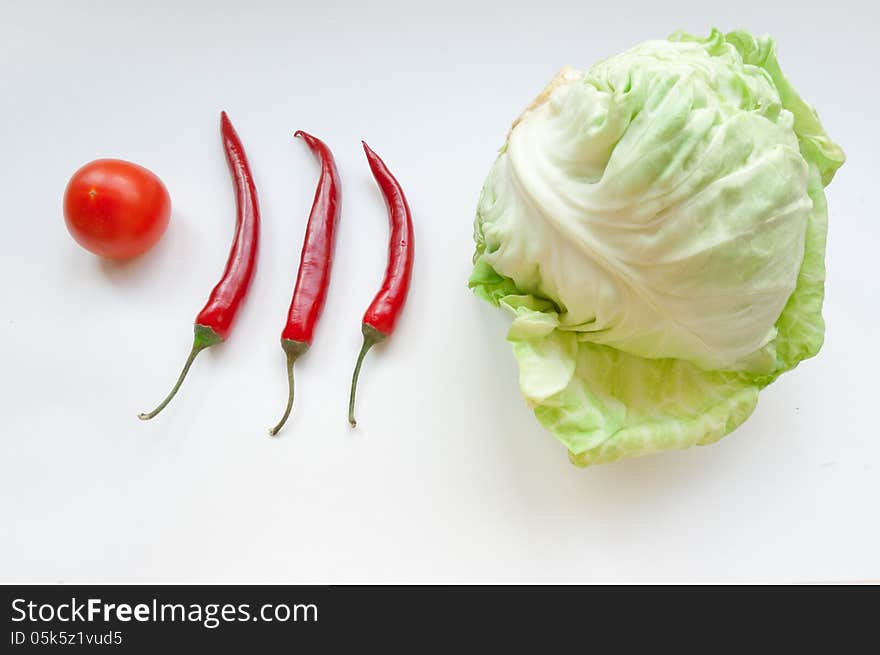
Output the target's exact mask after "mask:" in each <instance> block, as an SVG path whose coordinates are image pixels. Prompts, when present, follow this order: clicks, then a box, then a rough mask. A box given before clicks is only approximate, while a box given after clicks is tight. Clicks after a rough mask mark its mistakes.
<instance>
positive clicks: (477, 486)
mask: <svg viewBox="0 0 880 655" xmlns="http://www.w3.org/2000/svg"><path fill="white" fill-rule="evenodd" d="M169 4H170V3H169ZM288 4H289V3H281V2H278V3H274V4H262V5H261V3H257V2H249V3H245V4H244V6H245V7H246V9H241V8H239V7H240V6H241V3H225V2H218V0H211V1H210V2H203V3H198V4H196V3H174V5H173V6H174V8H173V9H161V8H154V7H149V8H147V7H146V6H145V5H144V4H143V3H137V4H135V3H132V4H131V8H130V9H129V8H126V7H125V6H123V3H110V2H107V3H80V2H57V3H54V4H52V5H48V4H44V3H11V2H10V3H3V5H2V7H0V126H2V127H0V133H2V140H0V143H2V144H3V147H2V149H3V156H2V158H0V186H2V188H3V191H4V193H3V225H4V235H3V238H2V240H0V255H2V259H0V279H2V280H3V282H2V288H3V294H2V299H3V301H2V303H0V361H2V363H3V375H2V379H0V385H2V386H0V398H2V416H3V429H2V439H0V581H4V582H19V581H30V582H55V581H64V582H124V581H136V582H196V581H206V582H207V581H210V582H215V581H217V582H291V583H327V582H599V581H601V582H621V581H623V582H653V581H673V582H674V581H686V582H704V581H818V580H868V579H873V580H880V558H878V556H877V553H878V552H880V522H878V521H877V507H878V506H880V464H878V462H880V429H878V423H877V420H878V414H877V407H878V402H880V401H878V393H880V385H878V384H877V378H876V372H877V370H878V369H880V358H878V352H877V351H878V349H877V345H876V344H877V339H876V336H872V335H875V334H876V330H877V325H878V324H880V310H878V298H880V293H878V291H880V289H878V286H880V284H878V268H877V245H878V243H880V227H878V226H880V222H878V218H877V215H878V210H877V202H876V200H875V198H876V191H877V185H878V179H880V176H878V167H877V161H878V160H877V153H878V145H880V144H878V139H877V130H878V128H877V124H876V120H875V113H876V112H875V109H876V107H877V106H878V105H880V92H878V86H877V85H876V84H875V79H876V70H875V69H876V62H877V61H878V58H880V52H878V48H877V45H876V39H875V37H874V31H875V28H876V17H875V16H873V15H868V12H871V11H873V10H872V9H868V8H866V7H868V6H869V5H870V3H862V2H834V3H827V2H825V3H816V6H815V7H814V8H810V7H808V6H806V5H805V4H804V3H801V2H798V3H795V2H787V3H770V2H766V0H762V1H761V2H741V1H738V2H728V3H722V4H718V3H714V7H713V3H703V2H697V1H694V2H687V3H685V2H668V3H659V5H662V8H661V7H660V6H655V3H645V7H651V8H642V7H639V6H637V5H636V3H602V4H601V5H598V6H593V7H591V6H590V4H594V5H595V4H596V3H584V2H570V3H569V4H568V5H565V4H561V3H558V2H551V1H542V2H538V3H534V2H533V3H528V4H523V5H522V6H516V5H514V4H511V3H507V2H500V3H494V6H489V5H484V4H482V3H475V2H463V3H460V6H454V5H453V3H436V5H434V6H432V7H430V8H429V7H427V6H419V5H418V4H416V3H412V4H410V3H400V4H401V6H400V7H398V8H393V7H391V6H385V5H384V3H354V2H352V3H350V5H345V4H342V3H338V2H315V3H310V4H308V5H305V6H301V7H293V6H286V5H288ZM282 5H285V7H284V8H282ZM710 7H712V8H711V9H710ZM796 7H797V8H796ZM652 12H653V13H652ZM713 24H715V25H718V26H720V27H722V28H725V29H728V28H733V27H738V26H744V27H747V28H749V29H751V30H754V31H757V32H770V33H772V34H774V35H775V36H776V37H777V39H778V42H779V52H780V58H781V61H782V64H783V67H784V69H785V71H786V72H787V73H788V74H789V76H790V77H791V79H792V80H793V81H794V83H795V86H796V87H797V88H798V89H799V90H800V91H801V92H802V93H803V95H804V96H805V97H806V98H807V99H808V101H810V102H811V103H813V104H815V105H816V106H817V107H818V108H819V110H820V113H821V116H822V119H823V122H824V124H825V125H826V127H827V129H828V131H829V133H830V134H831V136H832V137H833V138H835V139H836V140H837V141H839V142H840V143H841V144H842V145H843V147H844V149H845V150H846V152H847V154H848V156H849V161H848V163H847V164H846V165H845V166H844V167H843V168H842V169H841V171H840V172H839V174H838V178H837V179H836V180H835V181H834V183H833V184H832V186H831V187H830V190H829V193H828V197H829V202H830V223H831V230H830V238H829V251H828V259H827V261H828V269H829V280H828V286H827V296H828V297H827V303H826V311H825V316H826V319H827V322H828V331H827V340H826V345H825V348H824V349H823V351H822V352H821V354H820V355H819V357H817V358H816V359H813V360H810V361H808V362H806V363H804V364H802V365H801V366H800V367H799V368H798V369H797V370H796V371H794V372H793V373H790V374H787V375H785V376H784V377H783V378H782V379H780V380H779V381H778V382H777V383H776V384H774V385H773V386H772V387H770V388H769V389H767V390H766V391H765V392H764V393H763V394H762V397H761V401H760V403H759V406H758V409H757V411H756V412H755V414H754V416H753V417H752V418H751V419H750V420H749V421H748V422H747V423H746V424H745V425H744V426H743V427H742V428H740V429H739V430H737V431H736V432H735V433H734V434H733V435H730V436H729V437H727V438H726V439H724V440H723V441H721V442H720V443H718V444H717V445H713V446H710V447H706V448H694V449H691V450H688V451H683V452H673V453H669V454H664V455H659V456H653V457H648V458H642V459H636V460H629V461H623V462H619V463H616V464H612V465H605V466H600V467H595V468H590V469H586V470H581V469H577V468H575V467H573V466H571V465H570V464H569V463H568V460H567V458H566V454H565V450H564V448H563V447H562V446H561V445H560V444H559V443H557V442H556V441H555V440H554V439H553V438H552V437H551V436H550V435H549V434H548V433H546V432H545V431H544V430H543V429H542V428H541V427H540V426H539V425H538V423H537V421H536V420H535V419H534V417H533V416H532V415H531V414H530V412H529V411H528V409H527V408H526V407H525V405H524V403H523V401H522V400H521V397H520V395H519V391H518V388H517V381H516V366H515V363H514V360H513V357H512V355H511V353H510V352H509V348H508V345H507V344H506V343H505V342H504V339H503V337H504V333H505V326H506V323H507V318H506V317H505V316H504V315H503V314H502V313H501V312H500V311H498V310H495V309H493V308H491V307H490V306H488V305H487V304H485V303H483V302H481V301H479V300H477V299H476V298H474V297H473V296H472V295H471V294H470V293H469V292H468V291H467V289H466V288H465V280H466V278H467V276H468V274H469V272H470V257H471V252H472V243H471V220H472V216H473V212H474V207H475V203H476V199H477V195H478V192H479V189H480V185H481V183H482V180H483V177H484V176H485V174H486V172H487V171H488V169H489V166H490V164H491V162H492V160H493V158H494V155H495V152H496V149H497V148H498V147H499V146H500V145H501V143H502V142H503V139H504V135H505V133H506V130H507V128H508V125H509V123H510V121H511V119H513V118H514V117H515V116H516V115H517V114H518V112H519V111H520V110H521V109H522V108H523V107H524V106H525V105H526V104H527V103H528V102H529V101H530V100H531V99H532V97H533V96H534V95H535V94H536V93H537V92H538V91H540V89H541V88H542V87H543V85H544V84H545V83H546V82H547V81H548V80H549V79H550V78H551V77H552V76H553V74H554V73H555V72H556V70H557V69H558V68H560V67H561V66H562V65H563V64H572V65H575V66H579V67H585V66H587V65H589V64H590V63H592V62H594V61H595V60H597V59H600V58H602V57H604V56H607V55H610V54H613V53H615V52H618V51H620V50H622V49H625V48H627V47H629V46H630V45H633V44H635V43H637V42H639V41H641V40H644V39H647V38H652V37H660V36H665V35H666V34H668V33H669V32H671V31H672V30H674V29H676V28H679V27H683V28H686V29H689V30H691V31H698V32H701V33H705V32H706V31H707V30H708V28H709V27H710V26H711V25H713ZM221 109H226V110H227V111H228V112H229V113H230V116H231V118H232V120H233V122H234V123H235V125H236V127H237V128H238V131H239V133H240V135H241V137H242V139H243V141H244V144H245V147H246V148H247V152H248V154H249V157H250V159H251V163H252V167H253V170H254V174H255V177H256V181H257V185H258V189H259V192H260V199H261V204H262V209H263V219H264V224H263V232H262V254H261V258H260V261H259V269H258V273H257V277H256V279H255V283H254V286H253V289H252V293H251V296H250V298H249V301H248V303H247V306H246V307H245V309H244V311H243V313H242V315H241V317H240V321H239V323H238V325H237V329H236V330H235V332H234V334H233V336H232V338H231V339H230V341H229V342H228V343H227V344H226V345H224V346H222V347H220V348H217V349H216V352H208V353H204V354H203V355H202V356H201V357H200V361H197V363H196V365H195V366H194V367H193V370H192V372H191V374H190V378H189V380H188V381H187V383H186V386H185V387H184V389H183V390H182V392H181V394H180V395H179V396H178V398H177V399H176V400H175V401H174V403H173V404H172V405H171V406H170V407H169V408H168V409H167V410H166V412H165V413H164V415H162V416H160V417H159V418H158V419H157V420H155V421H153V422H151V423H141V422H139V421H138V420H137V419H136V418H135V415H136V414H137V412H138V411H141V410H145V409H149V408H150V407H152V406H153V404H154V403H156V402H157V401H158V400H159V399H160V398H161V397H162V396H163V394H164V393H165V392H166V390H167V389H168V387H170V385H171V383H172V382H173V380H174V378H175V376H176V375H177V372H178V368H179V366H180V365H181V363H182V361H183V359H184V356H185V354H186V352H187V350H188V348H189V346H190V339H191V323H192V320H193V318H194V316H195V314H196V313H197V312H198V310H199V308H200V307H201V305H202V303H203V302H204V300H205V299H206V297H207V293H208V291H209V290H210V288H211V287H212V285H213V284H214V283H215V281H216V279H217V277H218V275H219V273H220V271H221V270H222V267H223V262H224V260H225V258H226V253H227V249H228V246H229V240H230V235H231V229H232V221H233V211H234V210H233V198H232V194H231V190H230V182H229V177H228V173H227V171H226V165H225V162H224V160H223V156H222V151H221V146H220V139H219V128H218V123H219V112H220V110H221ZM297 128H303V129H306V130H309V131H312V132H314V133H315V134H316V135H319V136H320V137H322V138H324V139H325V140H326V141H327V142H328V143H329V144H330V146H331V147H332V148H333V149H334V151H335V153H336V156H337V159H338V163H339V168H340V171H341V173H342V176H343V180H344V204H343V217H342V223H341V229H340V233H339V239H338V244H337V251H336V267H335V270H334V274H333V280H332V285H331V289H330V294H329V300H328V302H327V306H326V310H325V313H324V319H323V322H322V323H321V324H320V326H319V330H318V334H317V339H316V342H315V344H314V346H313V348H312V350H311V351H310V352H309V353H308V354H307V355H306V356H305V357H304V358H303V359H302V360H301V362H300V363H299V364H297V382H298V387H297V389H298V396H297V404H296V408H295V411H294V415H293V417H292V419H291V421H290V423H289V424H288V426H287V428H286V429H285V430H284V432H282V433H281V436H280V438H278V439H275V440H273V439H270V438H269V437H268V436H267V435H266V428H267V427H269V426H270V425H272V423H273V422H274V421H275V420H276V419H277V418H278V415H279V413H280V412H281V410H282V408H283V403H284V393H285V378H284V367H283V355H282V352H281V349H280V347H279V345H278V335H279V332H280V330H281V327H282V324H283V321H284V317H285V314H286V311H287V305H288V303H289V300H290V293H291V290H292V285H293V280H294V276H295V271H296V266H297V264H298V255H299V248H300V243H301V239H302V235H303V229H304V225H305V220H306V217H307V215H308V210H309V206H310V203H311V199H312V195H313V193H314V185H315V181H316V176H317V167H316V165H315V163H314V162H313V160H312V157H311V155H310V153H309V152H308V150H307V148H306V147H305V146H304V145H303V144H302V143H301V142H299V141H295V140H293V139H292V138H291V134H292V132H293V131H294V130H295V129H297ZM361 138H365V139H367V140H368V142H369V143H370V144H371V145H372V146H373V147H374V148H375V149H376V150H377V151H378V152H379V153H380V154H381V155H382V156H383V157H384V158H385V160H386V161H387V163H388V164H389V166H390V167H391V168H392V170H394V171H395V172H397V174H398V176H399V178H400V180H401V181H402V183H403V184H404V185H405V188H406V190H407V192H408V196H409V199H410V202H411V205H412V208H413V211H414V214H415V220H416V229H417V249H418V250H417V261H416V268H415V275H414V280H413V287H412V293H411V295H410V300H409V304H408V306H407V309H406V312H405V314H404V316H403V318H402V320H401V322H400V324H399V329H398V332H397V333H396V334H395V335H394V338H393V339H392V340H391V341H390V342H389V343H388V344H387V346H385V347H381V348H377V349H376V351H375V352H373V353H371V354H370V356H369V360H368V361H367V363H366V364H365V367H364V371H363V376H362V379H361V389H360V396H359V403H358V416H359V419H360V425H359V426H358V428H357V430H356V431H352V430H350V429H349V427H348V424H347V422H346V419H345V410H346V404H347V393H348V384H349V379H350V375H351V368H352V365H353V363H354V359H355V356H356V354H357V351H358V348H359V346H360V333H359V324H360V319H361V316H362V313H363V310H364V308H365V307H366V305H367V303H368V302H369V300H370V298H371V297H372V295H373V293H374V291H375V290H376V287H377V284H378V282H379V280H380V278H381V275H382V270H383V266H384V261H385V256H386V255H385V249H386V238H387V237H386V229H387V228H386V215H385V210H384V206H383V204H382V201H381V198H380V196H379V194H378V192H377V190H376V187H375V185H374V183H373V180H372V178H371V176H370V174H369V169H368V167H367V165H366V162H365V160H364V158H363V154H362V152H361V149H360V143H359V140H360V139H361ZM99 156H117V157H122V158H126V159H130V160H132V161H136V162H139V163H141V164H143V165H145V166H147V167H149V168H151V169H153V170H154V171H156V172H157V173H158V174H159V175H160V176H161V177H162V178H163V180H164V181H165V182H166V184H167V185H168V187H169V189H170V192H171V194H172V198H173V202H174V213H173V216H172V223H171V226H170V228H169V231H168V233H167V235H166V236H165V238H164V239H163V241H162V242H161V243H160V245H159V246H158V247H157V248H156V249H155V250H154V251H153V252H152V253H150V254H148V255H147V256H145V257H143V258H141V259H140V260H137V261H134V262H131V263H128V264H109V263H103V262H100V261H98V260H96V259H95V258H93V257H92V256H90V255H89V254H87V253H85V252H84V251H82V250H80V249H79V248H78V247H77V246H76V245H75V244H74V242H73V241H72V240H71V239H70V237H69V236H68V234H67V232H66V230H65V229H64V224H63V221H62V216H61V195H62V192H63V189H64V185H65V184H66V182H67V179H68V177H69V175H70V174H71V173H72V172H73V171H74V170H75V169H76V168H77V167H78V166H79V165H81V164H82V163H84V162H86V161H88V160H91V159H94V158H96V157H99Z"/></svg>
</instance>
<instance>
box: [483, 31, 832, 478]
mask: <svg viewBox="0 0 880 655" xmlns="http://www.w3.org/2000/svg"><path fill="white" fill-rule="evenodd" d="M843 161H844V154H843V151H842V150H841V149H840V147H839V146H837V145H836V144H834V143H833V142H832V141H831V140H830V139H829V138H828V136H827V135H826V134H825V131H824V130H823V128H822V125H821V124H820V123H819V119H818V117H817V115H816V112H815V111H814V110H813V109H812V108H811V107H810V106H809V105H807V104H806V103H805V102H804V101H803V100H802V99H801V98H800V96H799V95H798V94H797V93H796V92H795V91H794V89H793V88H792V86H791V84H790V82H789V81H788V80H787V79H786V77H785V76H784V75H783V74H782V72H781V70H780V67H779V64H778V62H777V59H776V51H775V45H774V42H773V40H772V39H770V38H769V37H753V36H751V35H750V34H748V33H746V32H743V31H736V32H731V33H729V34H726V35H725V34H722V33H721V32H719V31H717V30H713V31H712V33H711V34H710V35H709V37H707V38H704V39H700V38H696V37H693V36H690V35H687V34H684V33H677V34H674V35H673V36H672V37H670V39H668V40H656V41H648V42H645V43H643V44H640V45H639V46H636V47H635V48H632V49H631V50H628V51H626V52H624V53H622V54H620V55H618V56H616V57H612V58H610V59H606V60H604V61H602V62H600V63H598V64H596V65H595V66H593V67H592V68H591V69H589V70H588V71H586V72H580V71H576V70H573V69H564V70H563V71H562V72H561V73H560V74H559V75H558V76H557V77H556V78H555V79H554V80H553V81H552V82H551V83H550V85H549V86H548V87H547V88H546V89H545V90H544V92H543V93H542V94H541V95H540V96H539V97H538V98H537V99H536V100H535V102H534V103H532V105H531V106H530V107H529V108H528V109H526V111H525V112H524V113H523V114H522V115H521V116H520V117H519V118H518V119H517V121H516V122H515V123H514V125H513V127H512V128H511V131H510V133H509V134H508V138H507V142H506V143H505V145H504V147H503V148H502V149H501V152H500V154H499V156H498V159H497V160H496V162H495V164H494V166H493V168H492V170H491V171H490V173H489V176H488V178H487V180H486V182H485V184H484V187H483V191H482V194H481V198H480V201H479V205H478V209H477V217H476V221H475V230H474V238H475V241H476V254H475V256H474V270H473V273H472V275H471V277H470V280H469V286H470V287H471V288H472V289H473V291H474V292H475V293H476V294H477V295H478V296H480V297H482V298H484V299H486V300H487V301H489V302H491V303H492V304H493V305H496V306H499V307H501V308H503V309H505V310H506V311H508V312H509V313H510V315H511V316H512V317H513V321H512V324H511V326H510V331H509V333H508V340H509V341H510V342H511V344H512V345H513V352H514V356H515V357H516V360H517V362H518V364H519V383H520V388H521V390H522V393H523V395H524V396H525V398H526V400H527V402H528V403H529V405H530V406H531V407H533V409H534V411H535V415H536V416H537V418H538V420H539V421H540V422H541V423H542V424H543V425H544V426H545V427H546V428H547V429H548V430H550V431H551V432H552V433H553V434H554V435H555V436H556V437H557V438H558V439H559V440H560V441H561V442H562V443H563V444H564V445H565V446H566V447H567V448H568V451H569V454H570V458H571V460H572V461H573V462H574V463H575V464H578V465H582V466H586V465H589V464H595V463H602V462H609V461H613V460H616V459H619V458H621V457H627V456H636V455H644V454H648V453H652V452H658V451H663V450H668V449H674V448H686V447H689V446H692V445H695V444H708V443H711V442H714V441H716V440H718V439H720V438H721V437H723V436H724V435H726V434H727V433H729V432H730V431H732V430H733V429H734V428H736V427H737V426H738V425H740V424H741V423H742V422H743V421H745V420H746V419H747V418H748V417H749V415H750V414H751V413H752V411H753V410H754V408H755V406H756V403H757V400H758V392H759V390H760V389H762V388H763V387H765V386H766V385H768V384H770V383H771V382H773V381H774V380H775V379H776V378H777V377H778V376H779V375H780V374H782V373H783V372H785V371H788V370H790V369H792V368H794V367H795V366H797V364H798V363H799V362H800V361H802V360H803V359H806V358H808V357H812V356H813V355H815V354H816V353H817V352H818V351H819V349H820V347H821V346H822V341H823V335H824V322H823V319H822V301H823V296H824V279H825V263H824V262H825V237H826V232H827V206H826V201H825V193H824V188H825V186H827V185H828V183H829V182H830V181H831V179H832V177H833V175H834V173H835V171H836V170H837V168H839V167H840V166H841V165H842V163H843Z"/></svg>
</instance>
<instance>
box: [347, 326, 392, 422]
mask: <svg viewBox="0 0 880 655" xmlns="http://www.w3.org/2000/svg"><path fill="white" fill-rule="evenodd" d="M361 332H363V333H364V345H363V346H361V352H360V353H359V354H358V358H357V364H355V366H354V375H353V376H352V377H351V395H350V396H349V398H348V422H349V423H351V427H355V426H356V425H357V421H356V420H355V419H354V397H355V393H356V391H357V383H358V377H360V374H361V364H363V363H364V357H365V356H366V354H367V351H369V350H370V348H372V347H373V346H375V345H376V344H377V343H379V342H380V341H382V340H383V339H384V338H385V337H386V335H385V334H382V333H381V332H379V330H377V329H376V328H374V327H373V326H371V325H367V324H366V323H364V324H363V325H362V327H361Z"/></svg>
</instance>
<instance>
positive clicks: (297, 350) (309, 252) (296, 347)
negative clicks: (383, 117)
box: [269, 130, 342, 435]
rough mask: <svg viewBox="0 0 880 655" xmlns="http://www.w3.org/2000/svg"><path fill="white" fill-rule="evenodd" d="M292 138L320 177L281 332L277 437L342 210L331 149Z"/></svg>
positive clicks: (323, 293)
mask: <svg viewBox="0 0 880 655" xmlns="http://www.w3.org/2000/svg"><path fill="white" fill-rule="evenodd" d="M294 136H298V137H302V138H303V139H304V140H305V142H306V143H307V144H308V146H309V148H311V150H312V152H313V153H315V156H316V157H318V159H319V160H320V162H321V177H320V179H319V180H318V188H317V189H315V199H314V201H313V202H312V211H311V213H310V214H309V222H308V225H307V226H306V236H305V239H304V240H303V246H302V253H301V254H300V259H299V272H298V273H297V276H296V286H295V287H294V289H293V298H292V299H291V301H290V309H289V310H288V312H287V324H286V325H285V326H284V330H283V331H282V332H281V348H282V349H283V350H284V354H285V355H287V386H288V394H287V407H286V408H285V410H284V415H283V416H282V417H281V420H280V421H279V422H278V425H276V426H275V427H274V428H272V429H271V430H269V434H272V435H274V434H278V431H279V430H280V429H281V427H282V426H283V425H284V423H285V421H287V417H288V416H290V410H291V408H292V407H293V364H294V362H295V361H296V360H297V358H298V357H299V356H300V355H302V354H303V353H304V352H305V351H306V350H308V349H309V346H310V345H311V344H312V336H313V335H314V332H315V326H316V325H317V324H318V319H319V318H321V312H322V311H323V309H324V301H325V300H326V299H327V286H328V285H329V284H330V267H331V265H332V263H333V248H334V244H335V243H336V224H337V223H338V222H339V214H340V212H341V210H342V188H341V186H340V182H339V172H338V171H337V170H336V162H335V161H334V159H333V153H332V152H330V148H328V147H327V144H325V143H324V142H323V141H321V140H320V139H317V138H315V137H313V136H312V135H311V134H307V133H306V132H303V131H302V130H299V131H298V132H296V133H295V134H294Z"/></svg>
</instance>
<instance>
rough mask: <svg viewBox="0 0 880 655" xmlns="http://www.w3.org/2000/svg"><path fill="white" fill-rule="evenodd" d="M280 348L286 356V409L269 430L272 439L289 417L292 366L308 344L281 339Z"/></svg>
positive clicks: (291, 397)
mask: <svg viewBox="0 0 880 655" xmlns="http://www.w3.org/2000/svg"><path fill="white" fill-rule="evenodd" d="M281 347H282V348H283V349H284V354H285V355H287V407H286V408H285V410H284V416H282V417H281V420H280V421H278V424H277V425H276V426H275V427H274V428H272V429H271V430H269V434H270V435H272V436H273V437H274V436H275V435H276V434H278V431H279V430H280V429H281V428H282V427H283V426H284V424H285V423H286V422H287V417H289V416H290V410H291V409H293V364H294V362H295V361H296V360H297V359H298V358H299V356H300V355H302V354H303V353H304V352H305V351H306V350H308V349H309V344H307V343H305V342H304V341H294V340H293V339H282V340H281Z"/></svg>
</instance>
